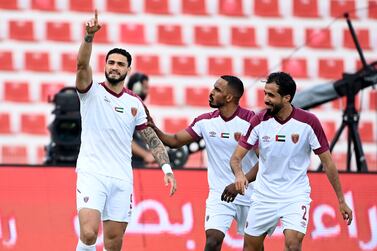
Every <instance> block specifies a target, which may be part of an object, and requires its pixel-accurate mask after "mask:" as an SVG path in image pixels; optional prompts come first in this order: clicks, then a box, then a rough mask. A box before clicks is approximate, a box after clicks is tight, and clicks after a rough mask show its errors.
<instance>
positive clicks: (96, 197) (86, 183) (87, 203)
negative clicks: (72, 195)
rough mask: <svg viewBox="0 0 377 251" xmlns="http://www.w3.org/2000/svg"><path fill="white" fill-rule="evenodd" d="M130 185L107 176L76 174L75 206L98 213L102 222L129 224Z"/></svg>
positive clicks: (78, 209) (130, 206)
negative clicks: (94, 210) (110, 221)
mask: <svg viewBox="0 0 377 251" xmlns="http://www.w3.org/2000/svg"><path fill="white" fill-rule="evenodd" d="M132 189H133V187H132V184H130V183H129V182H126V181H124V180H120V179H116V178H113V177H108V176H101V175H95V174H89V173H87V172H78V173H77V183H76V206H77V211H80V209H81V208H91V209H96V210H98V211H100V213H101V218H102V220H103V221H106V220H112V221H118V222H129V221H130V218H131V210H132Z"/></svg>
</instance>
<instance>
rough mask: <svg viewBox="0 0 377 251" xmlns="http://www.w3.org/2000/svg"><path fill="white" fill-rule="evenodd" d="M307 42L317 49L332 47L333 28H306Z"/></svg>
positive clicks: (309, 45)
mask: <svg viewBox="0 0 377 251" xmlns="http://www.w3.org/2000/svg"><path fill="white" fill-rule="evenodd" d="M305 44H306V45H307V46H308V47H311V48H315V49H330V48H332V47H333V46H332V43H331V30H330V29H328V28H324V29H313V28H308V29H306V30H305Z"/></svg>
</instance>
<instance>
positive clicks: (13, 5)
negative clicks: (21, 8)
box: [0, 0, 18, 10]
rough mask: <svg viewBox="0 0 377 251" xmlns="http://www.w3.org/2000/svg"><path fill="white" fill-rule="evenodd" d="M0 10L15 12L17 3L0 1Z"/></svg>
mask: <svg viewBox="0 0 377 251" xmlns="http://www.w3.org/2000/svg"><path fill="white" fill-rule="evenodd" d="M0 9H7V10H17V9H18V1H17V0H0Z"/></svg>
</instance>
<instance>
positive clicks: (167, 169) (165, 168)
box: [161, 163, 173, 174]
mask: <svg viewBox="0 0 377 251" xmlns="http://www.w3.org/2000/svg"><path fill="white" fill-rule="evenodd" d="M161 168H162V171H163V172H164V174H169V173H171V174H173V170H172V169H171V166H170V164H167V163H166V164H163V165H162V166H161Z"/></svg>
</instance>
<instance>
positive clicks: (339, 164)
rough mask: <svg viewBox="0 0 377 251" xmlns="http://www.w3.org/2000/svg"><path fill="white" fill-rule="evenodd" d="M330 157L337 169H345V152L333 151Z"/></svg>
mask: <svg viewBox="0 0 377 251" xmlns="http://www.w3.org/2000/svg"><path fill="white" fill-rule="evenodd" d="M331 155H332V159H333V161H334V163H335V166H336V168H337V169H338V170H339V171H346V170H347V153H345V152H333V153H332V154H331Z"/></svg>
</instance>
